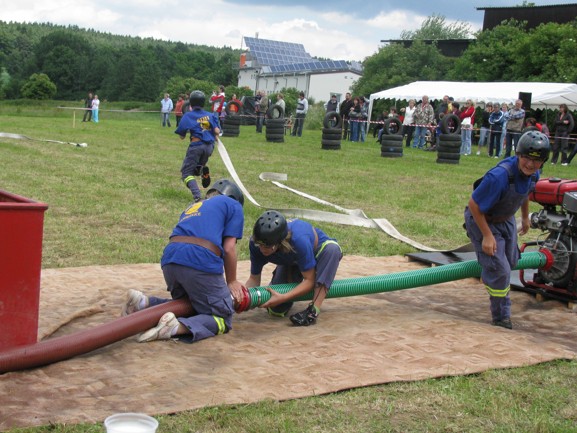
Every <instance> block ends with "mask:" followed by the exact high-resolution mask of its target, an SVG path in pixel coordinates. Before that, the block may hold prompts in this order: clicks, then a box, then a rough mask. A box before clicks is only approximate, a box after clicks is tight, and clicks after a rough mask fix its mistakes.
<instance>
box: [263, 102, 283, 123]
mask: <svg viewBox="0 0 577 433" xmlns="http://www.w3.org/2000/svg"><path fill="white" fill-rule="evenodd" d="M266 115H267V117H268V118H269V119H284V109H283V108H282V107H281V106H280V105H278V104H275V105H273V106H272V107H270V108H269V109H268V110H267V111H266ZM283 122H284V120H283Z"/></svg>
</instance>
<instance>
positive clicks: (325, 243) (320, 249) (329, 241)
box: [315, 240, 341, 258]
mask: <svg viewBox="0 0 577 433" xmlns="http://www.w3.org/2000/svg"><path fill="white" fill-rule="evenodd" d="M328 244H335V245H337V246H338V247H339V249H340V248H341V246H340V245H339V244H338V243H337V242H335V241H331V240H328V241H324V242H323V243H322V245H321V247H320V248H319V250H318V251H317V253H316V254H315V258H316V257H318V256H319V254H320V253H322V252H323V250H324V249H325V247H326V246H327V245H328Z"/></svg>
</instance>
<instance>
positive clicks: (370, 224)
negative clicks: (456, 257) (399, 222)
mask: <svg viewBox="0 0 577 433" xmlns="http://www.w3.org/2000/svg"><path fill="white" fill-rule="evenodd" d="M217 149H218V152H219V154H220V157H221V158H222V161H223V162H224V165H225V166H226V168H227V170H228V172H229V173H230V175H231V177H232V178H233V180H234V181H235V182H236V184H237V185H238V186H239V188H240V189H241V191H242V192H243V194H244V195H245V197H246V198H247V199H248V200H250V202H251V203H252V204H254V205H255V206H257V207H263V206H261V205H260V204H259V203H257V201H256V200H255V199H254V198H253V197H252V195H250V193H249V192H248V190H247V189H246V188H245V186H244V185H243V183H242V181H241V180H240V178H239V177H238V174H237V172H236V170H235V168H234V166H233V164H232V161H231V159H230V157H229V155H228V152H227V150H226V147H225V146H224V144H223V143H222V141H221V140H220V139H219V140H218V143H217ZM259 179H260V180H262V181H269V182H271V183H273V184H274V185H276V186H278V187H279V188H283V189H286V190H288V191H291V192H293V193H295V194H298V195H300V196H302V197H305V198H308V199H309V200H313V201H315V202H317V203H320V204H323V205H327V206H331V207H333V208H335V209H337V210H339V211H340V212H343V213H335V212H325V211H319V210H312V209H280V208H276V207H275V208H274V209H276V210H278V211H279V212H282V213H283V214H285V215H287V216H290V217H293V218H304V219H308V220H312V221H323V222H328V223H334V224H343V225H352V226H357V227H366V228H376V229H380V230H382V231H383V232H385V233H386V234H388V235H389V236H391V237H392V238H395V239H397V240H399V241H401V242H404V243H406V244H408V245H411V246H413V247H415V248H416V249H418V250H421V251H429V252H459V251H460V252H465V251H473V249H472V245H471V244H470V243H469V244H466V245H462V246H460V247H458V248H454V249H451V250H438V249H435V248H431V247H428V246H426V245H423V244H421V243H419V242H417V241H414V240H413V239H410V238H408V237H406V236H404V235H402V234H401V233H399V231H398V230H397V229H396V228H395V227H394V226H393V225H392V224H391V223H390V222H389V220H387V219H386V218H379V219H372V218H369V217H367V216H366V215H365V213H364V212H363V211H362V210H361V209H346V208H343V207H341V206H338V205H335V204H333V203H330V202H328V201H325V200H322V199H320V198H318V197H315V196H312V195H310V194H307V193H304V192H301V191H298V190H295V189H293V188H290V187H288V186H286V185H284V184H282V183H280V182H279V181H285V180H287V179H288V176H287V175H286V174H284V173H271V172H263V173H261V174H260V175H259ZM267 209H271V208H267Z"/></svg>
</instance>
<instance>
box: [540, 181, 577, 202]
mask: <svg viewBox="0 0 577 433" xmlns="http://www.w3.org/2000/svg"><path fill="white" fill-rule="evenodd" d="M571 191H577V180H574V179H573V180H569V179H559V178H558V177H550V178H545V179H539V181H537V184H536V185H535V191H533V192H531V194H530V195H529V199H530V200H531V201H534V202H537V203H539V204H541V205H543V206H545V205H553V206H561V204H562V203H563V196H564V195H565V193H566V192H571Z"/></svg>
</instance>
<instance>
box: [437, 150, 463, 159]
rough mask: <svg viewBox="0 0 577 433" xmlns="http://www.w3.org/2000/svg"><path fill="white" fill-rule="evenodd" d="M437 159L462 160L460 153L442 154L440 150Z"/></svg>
mask: <svg viewBox="0 0 577 433" xmlns="http://www.w3.org/2000/svg"><path fill="white" fill-rule="evenodd" d="M437 158H439V159H461V154H460V153H448V152H441V150H440V149H439V151H438V152H437Z"/></svg>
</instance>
